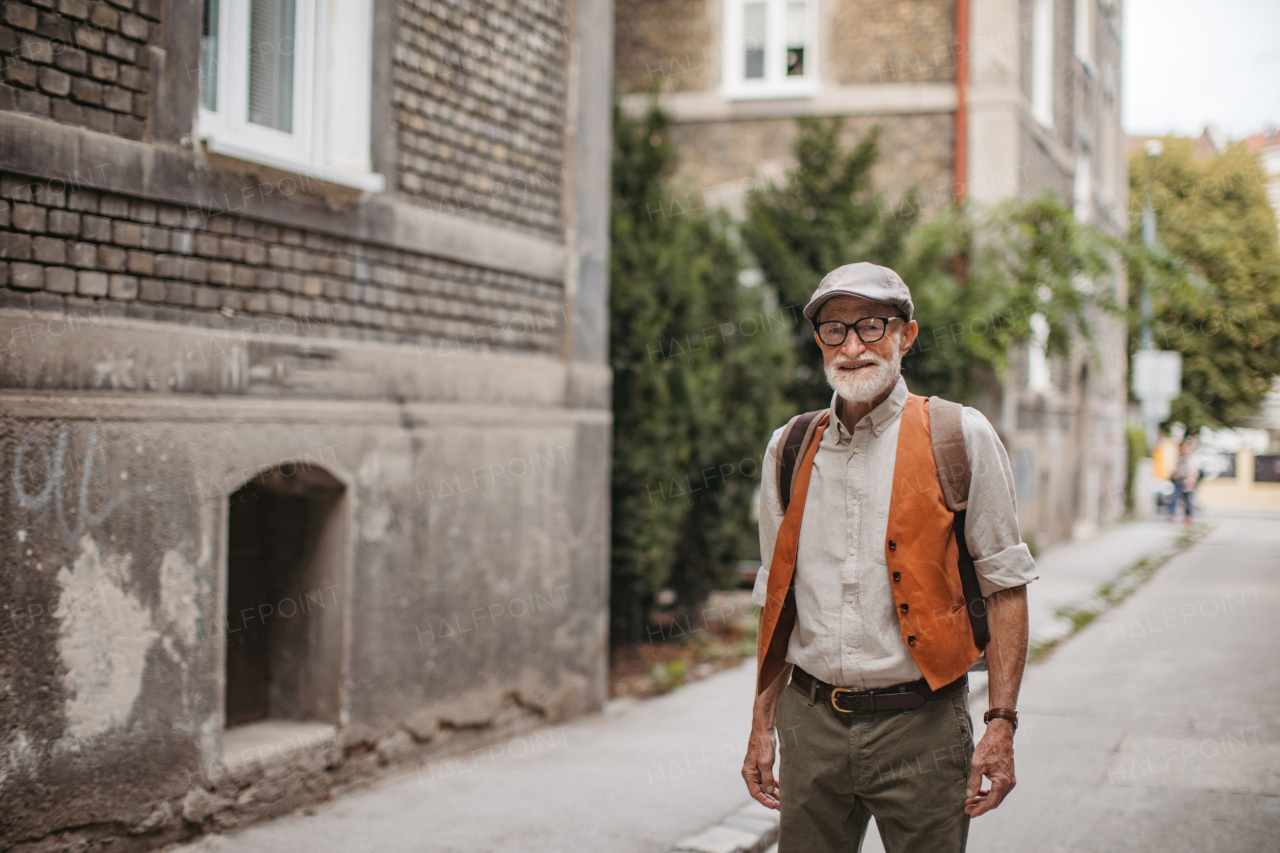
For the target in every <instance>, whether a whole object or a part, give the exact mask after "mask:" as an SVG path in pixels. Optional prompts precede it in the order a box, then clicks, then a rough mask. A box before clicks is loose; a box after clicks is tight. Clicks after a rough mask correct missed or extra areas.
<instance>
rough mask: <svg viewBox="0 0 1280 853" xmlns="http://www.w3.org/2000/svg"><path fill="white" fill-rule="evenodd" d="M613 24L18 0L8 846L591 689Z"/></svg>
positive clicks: (159, 828)
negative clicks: (609, 72) (608, 71)
mask: <svg viewBox="0 0 1280 853" xmlns="http://www.w3.org/2000/svg"><path fill="white" fill-rule="evenodd" d="M612 15H613V10H612V5H611V4H610V3H607V2H604V0H575V2H560V0H537V2H529V3H520V4H505V3H496V2H489V0H443V1H442V0H111V2H98V0H26V2H20V1H19V0H5V1H4V2H3V3H0V62H2V63H3V81H2V82H0V347H3V352H2V357H0V395H2V397H0V399H3V404H2V405H3V408H2V411H0V463H2V464H3V465H4V466H5V476H4V477H3V478H0V518H3V524H0V555H3V556H2V559H3V571H0V600H3V605H4V608H5V612H4V613H2V614H0V683H2V684H3V691H2V692H0V802H3V803H4V807H3V809H0V847H3V848H6V849H7V848H9V847H10V846H11V845H27V844H34V845H37V846H38V849H54V848H57V849H68V848H70V847H74V846H76V845H77V844H87V843H93V842H96V841H100V840H106V839H115V840H117V841H118V842H119V843H118V844H117V845H116V846H115V847H113V848H112V849H129V850H135V849H141V848H143V847H147V846H153V845H156V844H159V843H161V842H163V841H165V840H169V839H173V838H178V837H182V836H185V835H190V834H192V833H195V832H199V831H201V830H204V829H209V828H216V827H226V826H232V825H235V824H237V823H242V822H245V821H249V820H254V819H257V818H260V817H263V816H266V815H270V814H279V813H282V812H285V811H289V810H292V809H294V808H296V807H297V806H298V805H300V804H302V803H305V802H307V801H309V800H313V799H315V798H317V797H320V796H323V795H324V793H325V792H326V791H327V790H329V789H330V788H332V787H333V786H335V785H339V784H342V783H344V782H345V781H347V780H350V779H352V778H354V777H356V776H359V775H360V774H363V773H366V772H369V771H372V770H373V769H375V768H377V767H378V766H380V765H385V764H388V763H392V762H396V761H401V760H405V759H407V758H412V757H415V756H421V755H423V754H424V753H429V752H431V751H432V750H440V749H447V748H457V747H458V746H459V745H460V744H465V743H467V742H468V739H470V740H476V739H480V738H494V737H497V736H500V735H501V734H503V733H504V732H508V731H511V730H514V729H518V728H521V727H527V726H530V725H534V724H541V723H545V722H548V721H554V720H558V719H561V718H564V717H566V716H569V715H572V714H575V713H579V712H581V711H584V710H587V709H591V708H595V707H598V706H599V705H600V703H601V702H602V700H603V698H604V696H605V674H606V657H605V644H606V626H605V616H604V613H605V611H606V604H605V602H606V601H607V547H608V545H607V542H608V539H607V531H608V471H609V433H610V415H609V411H608V408H609V400H610V396H609V384H610V375H609V370H608V367H607V363H606V348H605V340H606V338H605V331H606V329H607V316H606V307H607V280H606V276H607V272H606V271H607V256H608V246H607V242H608V230H607V221H608V220H607V217H608V198H607V193H608V186H609V182H608V164H609V151H610V139H609V126H610V122H609V110H610V98H611V93H612V89H611V81H610V77H609V74H608V73H607V71H606V69H608V68H610V67H611V62H612V60H611V56H612V47H613V41H612ZM40 845H43V846H40ZM23 849H26V848H25V847H23ZM32 849H35V848H32Z"/></svg>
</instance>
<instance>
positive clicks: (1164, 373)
mask: <svg viewBox="0 0 1280 853" xmlns="http://www.w3.org/2000/svg"><path fill="white" fill-rule="evenodd" d="M1180 393H1182V353H1178V352H1170V351H1168V350H1139V351H1138V352H1136V353H1134V355H1133V396H1135V397H1137V398H1138V401H1139V402H1140V403H1141V404H1142V421H1143V424H1144V425H1145V426H1146V429H1147V445H1148V446H1149V447H1154V446H1155V443H1156V439H1158V438H1159V430H1160V424H1162V423H1163V422H1164V421H1166V420H1168V419H1169V411H1170V409H1169V404H1170V403H1172V402H1173V401H1174V400H1175V399H1176V398H1177V396H1178V395H1179V394H1180Z"/></svg>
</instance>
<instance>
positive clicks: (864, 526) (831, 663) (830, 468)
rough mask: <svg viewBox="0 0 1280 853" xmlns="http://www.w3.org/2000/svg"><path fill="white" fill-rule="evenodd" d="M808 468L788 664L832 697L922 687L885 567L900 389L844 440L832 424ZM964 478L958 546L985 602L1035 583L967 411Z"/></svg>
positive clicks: (979, 427) (764, 571) (981, 428)
mask: <svg viewBox="0 0 1280 853" xmlns="http://www.w3.org/2000/svg"><path fill="white" fill-rule="evenodd" d="M836 399H837V398H836V396H835V395H832V398H831V422H830V424H828V426H827V429H826V431H825V432H824V433H823V435H822V441H821V443H820V444H819V445H818V452H817V454H816V456H815V457H814V461H813V473H812V474H811V476H810V480H809V493H808V497H807V499H806V500H805V512H804V521H803V523H802V524H801V526H800V547H799V551H798V553H797V556H796V574H795V589H796V609H797V618H796V625H795V628H794V629H793V630H792V632H791V640H790V644H789V645H788V647H787V662H788V663H793V664H796V665H798V666H800V667H802V668H803V669H804V670H806V671H807V672H809V673H810V674H811V675H814V676H816V677H817V678H820V679H822V680H823V681H826V682H829V683H831V684H835V685H837V686H840V687H852V688H854V689H855V690H875V689H877V688H881V687H888V686H889V685H891V684H900V683H902V682H904V681H915V680H916V679H919V678H922V677H923V676H922V675H921V673H920V668H919V667H917V666H916V663H915V660H914V659H913V658H912V657H911V653H910V652H909V651H908V650H907V646H906V644H905V643H903V641H902V633H901V629H900V628H899V625H898V616H897V613H896V612H895V609H894V601H893V591H892V590H891V589H890V583H889V572H888V568H887V564H886V560H885V536H886V535H887V532H888V528H889V498H890V496H891V494H892V489H893V469H894V465H895V464H896V461H897V458H896V457H897V451H898V428H899V426H900V424H901V420H902V418H901V416H902V409H903V406H904V405H905V404H906V402H907V384H906V382H905V381H903V380H902V379H899V380H898V384H897V385H896V386H895V387H894V389H893V391H892V392H890V394H889V397H888V399H886V400H885V401H884V402H883V403H881V404H880V405H879V406H876V407H875V408H874V409H872V410H871V412H870V413H869V414H868V415H866V416H865V417H863V418H862V420H860V421H858V423H857V424H856V425H855V426H854V431H853V433H852V434H850V433H849V431H848V430H847V429H845V427H844V424H843V423H841V422H840V419H839V418H838V417H837V416H836ZM960 426H961V430H962V431H963V432H964V440H965V444H966V446H967V448H968V453H969V463H970V469H971V471H972V475H971V478H970V481H969V504H968V511H967V513H966V515H965V541H966V542H968V544H969V553H970V554H972V555H973V560H974V565H975V566H976V567H977V570H978V583H979V585H980V586H981V587H982V594H983V595H991V593H993V592H995V591H997V590H1001V589H1007V588H1009V587H1016V586H1022V585H1023V584H1026V583H1028V582H1030V581H1032V580H1035V578H1036V577H1037V574H1036V568H1035V562H1034V561H1033V560H1032V559H1031V552H1030V551H1028V550H1027V546H1026V545H1024V544H1022V540H1021V537H1020V536H1019V533H1018V516H1017V511H1016V509H1015V505H1014V491H1013V472H1012V470H1011V469H1010V467H1009V457H1008V455H1007V454H1006V453H1005V450H1004V445H1003V444H1001V443H1000V438H999V436H997V435H996V431H995V429H994V428H993V427H992V426H991V424H990V423H989V422H988V421H987V419H986V418H985V417H984V416H983V415H982V413H981V412H979V411H977V410H976V409H971V408H969V407H967V406H966V407H965V408H964V409H963V411H962V412H961V416H960ZM783 429H785V427H783V428H780V429H778V431H777V432H775V433H774V434H773V437H772V438H771V439H770V440H769V449H768V451H767V452H766V453H765V458H764V463H763V471H762V478H761V483H760V554H761V559H762V560H763V562H764V565H763V566H762V568H761V569H760V573H759V574H758V575H757V576H756V585H755V590H754V592H753V593H752V600H753V601H755V603H756V604H758V605H760V606H761V607H763V606H764V602H765V594H766V590H767V589H768V585H769V563H770V562H771V561H772V558H773V545H774V540H775V539H776V538H777V535H778V527H779V526H780V525H781V524H782V515H783V512H782V502H781V501H780V500H779V498H778V478H777V452H778V444H779V442H781V441H782V433H783Z"/></svg>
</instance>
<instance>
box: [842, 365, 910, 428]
mask: <svg viewBox="0 0 1280 853" xmlns="http://www.w3.org/2000/svg"><path fill="white" fill-rule="evenodd" d="M839 401H840V396H839V395H838V394H835V393H832V395H831V422H832V423H834V424H835V425H836V431H835V435H836V442H837V443H838V444H844V443H845V442H846V441H848V440H849V439H850V438H851V437H852V436H851V435H850V433H849V431H848V430H847V429H845V426H844V421H842V420H840V414H839V411H838V410H837V404H838V403H839ZM906 405H907V381H906V380H905V379H903V378H902V377H901V376H899V377H898V384H896V385H894V386H893V390H892V391H890V392H889V396H888V397H886V398H885V399H884V402H882V403H881V404H880V405H878V406H876V407H875V408H874V409H872V410H871V411H870V412H869V413H868V414H867V415H865V416H864V417H863V418H862V420H860V421H858V423H857V424H855V428H856V427H858V426H861V425H862V424H864V423H867V422H868V421H870V425H871V434H872V435H873V436H875V437H876V438H879V437H880V436H881V434H883V433H884V431H885V430H886V429H888V428H889V425H890V424H891V423H893V421H894V419H896V418H897V417H898V416H899V415H901V414H902V410H903V408H904V407H905V406H906Z"/></svg>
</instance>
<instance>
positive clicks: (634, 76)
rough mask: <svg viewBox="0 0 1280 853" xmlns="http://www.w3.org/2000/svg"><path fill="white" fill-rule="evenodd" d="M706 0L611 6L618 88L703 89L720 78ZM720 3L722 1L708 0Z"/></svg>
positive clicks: (638, 1)
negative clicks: (613, 8) (655, 85)
mask: <svg viewBox="0 0 1280 853" xmlns="http://www.w3.org/2000/svg"><path fill="white" fill-rule="evenodd" d="M707 2H708V0H631V2H624V3H618V4H617V5H616V7H615V11H614V15H615V23H614V45H615V46H614V56H615V62H614V69H615V71H614V73H615V74H616V80H617V87H618V90H619V91H622V92H648V91H650V90H651V89H652V88H653V86H654V84H655V83H658V84H660V85H661V86H662V88H663V91H667V92H674V91H683V90H697V89H705V88H708V87H710V86H712V85H714V84H715V83H716V81H718V80H719V79H720V62H721V59H722V57H721V50H720V45H719V43H718V42H714V43H713V41H712V35H711V25H710V22H709V21H708V20H707V8H706V4H707ZM709 2H720V0H709Z"/></svg>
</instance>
